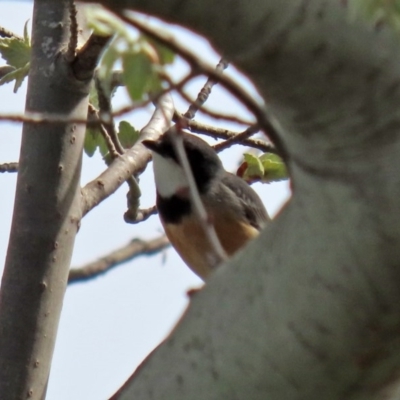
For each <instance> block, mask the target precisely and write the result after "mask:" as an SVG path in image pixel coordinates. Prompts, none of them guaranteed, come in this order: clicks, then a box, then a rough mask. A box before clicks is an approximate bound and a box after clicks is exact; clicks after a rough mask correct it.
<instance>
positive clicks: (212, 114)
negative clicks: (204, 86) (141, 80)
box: [164, 76, 253, 125]
mask: <svg viewBox="0 0 400 400" xmlns="http://www.w3.org/2000/svg"><path fill="white" fill-rule="evenodd" d="M164 79H165V80H166V81H167V82H168V83H169V84H170V86H171V85H172V84H173V83H172V82H171V81H170V80H169V79H170V78H169V77H168V76H165V78H164ZM207 82H208V81H207ZM182 88H183V85H180V86H176V87H175V88H174V89H175V91H176V92H177V93H178V94H179V95H180V96H181V97H182V98H183V99H184V100H185V101H186V102H188V103H189V104H192V103H194V102H195V101H196V100H193V99H191V98H190V97H189V96H188V95H187V94H186V93H185V92H184V91H183V89H182ZM189 110H190V106H189V109H188V111H187V112H189ZM198 111H199V112H201V113H203V114H205V115H208V116H209V117H211V118H214V119H217V120H225V121H229V122H235V123H237V124H242V125H253V123H252V122H251V121H246V120H244V119H242V118H239V117H238V116H236V115H230V114H224V113H221V112H219V111H217V112H216V111H212V110H210V109H209V108H207V107H202V108H200V109H198ZM185 115H186V113H185V114H184V115H183V117H184V118H186V117H185Z"/></svg>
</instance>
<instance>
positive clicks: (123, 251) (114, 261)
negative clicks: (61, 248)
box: [68, 235, 169, 284]
mask: <svg viewBox="0 0 400 400" xmlns="http://www.w3.org/2000/svg"><path fill="white" fill-rule="evenodd" d="M168 246H169V241H168V239H167V237H166V236H165V235H163V236H161V237H159V238H156V239H153V240H149V241H144V240H139V239H134V240H132V241H131V242H130V243H128V244H127V245H126V246H124V247H121V248H120V249H117V250H114V251H113V252H111V253H110V254H108V255H106V256H104V257H102V258H100V259H99V260H97V261H94V262H91V263H89V264H87V265H84V266H83V267H79V268H72V269H71V270H70V271H69V277H68V283H70V284H71V283H76V282H83V281H87V280H89V279H93V278H95V277H98V276H100V275H103V274H105V273H106V272H108V271H110V270H111V269H112V268H115V267H116V266H118V265H121V264H123V263H125V262H127V261H130V260H132V259H133V258H135V257H138V256H150V255H154V254H157V253H159V252H160V251H161V250H164V249H165V248H166V247H168Z"/></svg>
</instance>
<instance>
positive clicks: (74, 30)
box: [64, 0, 78, 62]
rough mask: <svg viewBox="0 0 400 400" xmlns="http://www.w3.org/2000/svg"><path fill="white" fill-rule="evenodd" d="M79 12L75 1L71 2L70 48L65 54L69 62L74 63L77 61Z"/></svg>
mask: <svg viewBox="0 0 400 400" xmlns="http://www.w3.org/2000/svg"><path fill="white" fill-rule="evenodd" d="M77 14H78V11H77V9H76V5H75V1H74V0H70V1H69V41H68V48H67V51H66V52H65V54H64V57H65V59H66V60H67V62H72V61H73V60H74V59H75V53H76V48H77V47H78V21H77V19H76V16H77Z"/></svg>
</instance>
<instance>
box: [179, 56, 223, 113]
mask: <svg viewBox="0 0 400 400" xmlns="http://www.w3.org/2000/svg"><path fill="white" fill-rule="evenodd" d="M228 65H229V64H228V62H227V61H225V60H224V59H221V60H220V61H219V63H218V64H217V66H216V67H215V70H216V71H217V72H220V73H222V72H223V71H224V70H225V69H226V68H228ZM216 83H217V81H216V80H215V79H212V78H208V79H207V82H206V83H205V84H204V86H203V87H202V88H201V90H200V92H199V94H198V95H197V99H196V100H195V101H194V102H193V103H191V104H190V106H189V109H188V110H187V111H186V112H185V114H184V115H183V116H184V117H185V118H187V119H193V118H194V117H195V115H196V112H197V111H198V110H199V109H200V108H201V107H202V106H203V104H204V103H205V102H206V101H207V99H208V97H209V96H210V94H211V90H212V88H213V86H214V85H215V84H216Z"/></svg>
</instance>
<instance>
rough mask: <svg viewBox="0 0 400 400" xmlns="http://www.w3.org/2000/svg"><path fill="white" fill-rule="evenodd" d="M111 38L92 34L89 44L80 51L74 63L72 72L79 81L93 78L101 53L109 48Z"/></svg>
mask: <svg viewBox="0 0 400 400" xmlns="http://www.w3.org/2000/svg"><path fill="white" fill-rule="evenodd" d="M110 39H111V36H100V35H96V34H94V33H93V34H92V35H91V36H90V37H89V39H88V40H87V42H86V43H85V44H84V45H83V46H82V48H81V49H79V50H78V53H77V54H76V57H75V59H74V61H73V63H72V70H73V71H74V74H75V76H76V78H77V79H80V80H86V79H91V78H92V77H93V71H94V70H95V68H96V66H97V63H98V61H99V58H100V54H101V52H102V51H103V50H104V48H105V47H106V46H107V44H108V43H109V41H110Z"/></svg>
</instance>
